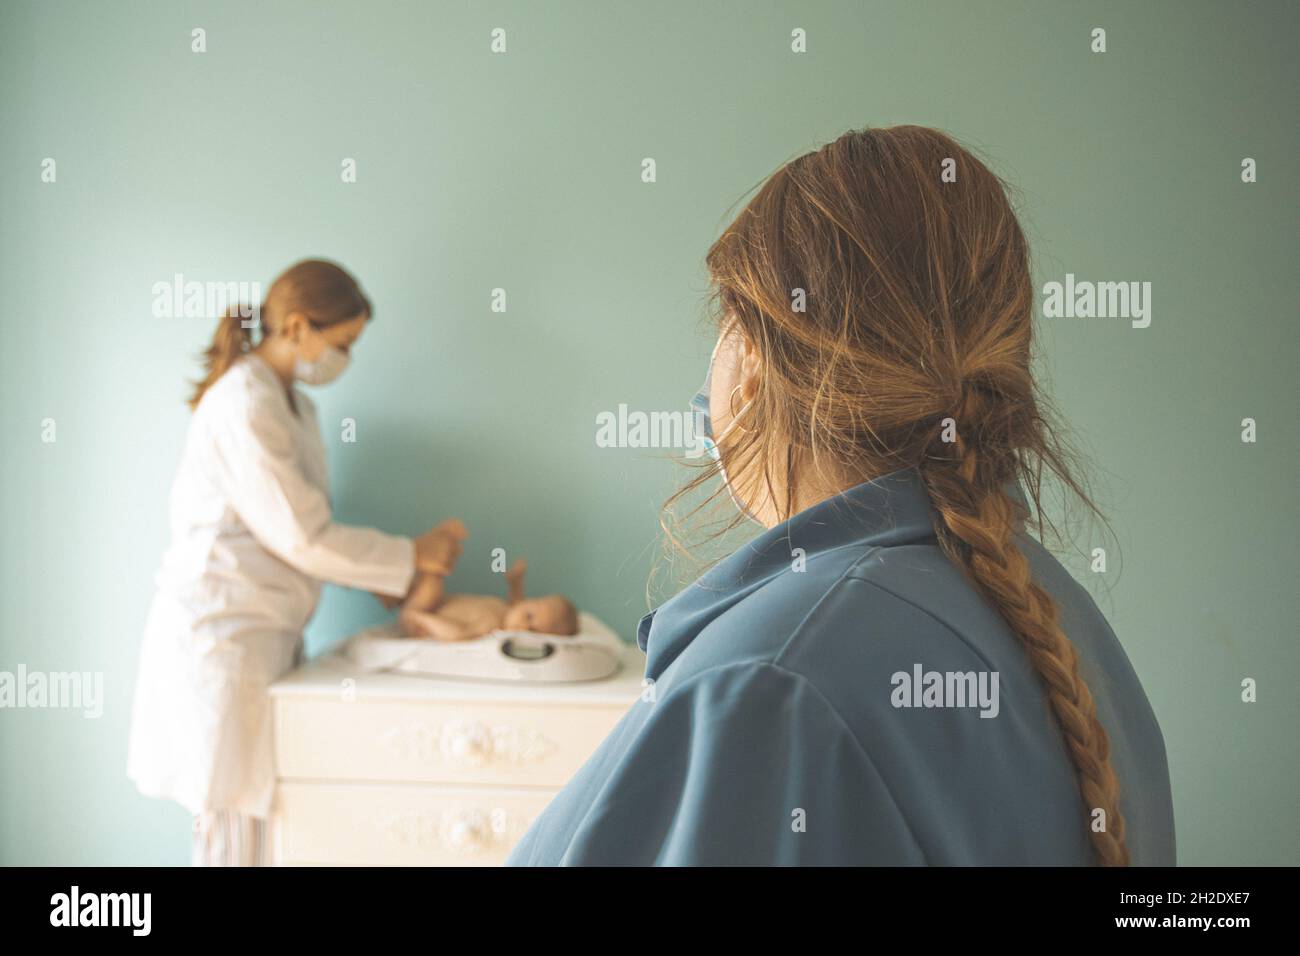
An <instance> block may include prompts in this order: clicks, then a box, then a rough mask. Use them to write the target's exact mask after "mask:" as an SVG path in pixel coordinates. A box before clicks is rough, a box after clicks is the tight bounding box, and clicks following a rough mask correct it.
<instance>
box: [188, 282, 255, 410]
mask: <svg viewBox="0 0 1300 956" xmlns="http://www.w3.org/2000/svg"><path fill="white" fill-rule="evenodd" d="M241 313H242V314H241ZM250 314H252V315H256V314H257V313H256V311H254V310H251V309H249V308H248V307H246V306H243V305H235V306H231V307H230V308H229V309H227V310H226V313H225V314H224V315H223V316H221V318H220V319H219V320H218V321H217V330H216V332H214V333H213V334H212V343H211V344H210V345H209V346H208V347H207V348H206V349H205V350H204V352H203V371H204V375H203V378H202V379H201V380H200V381H198V382H195V383H194V394H193V395H191V396H190V399H189V406H190V408H191V409H195V408H198V406H199V400H200V399H201V398H203V394H204V392H206V391H207V390H208V389H209V388H211V387H212V384H213V382H215V381H216V380H217V379H219V378H221V376H223V375H225V374H226V371H227V370H228V369H229V368H230V366H232V365H234V364H235V360H236V359H237V358H239V357H240V356H241V355H243V354H245V353H246V352H248V351H250V350H251V349H252V348H253V330H252V329H251V328H248V327H247V326H246V325H245V323H247V322H249V321H251V320H250V319H248V318H247V317H246V316H248V315H250Z"/></svg>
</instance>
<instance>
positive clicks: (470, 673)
mask: <svg viewBox="0 0 1300 956" xmlns="http://www.w3.org/2000/svg"><path fill="white" fill-rule="evenodd" d="M621 648H622V642H621V641H620V640H619V639H618V636H617V635H616V634H615V633H614V632H613V631H611V630H610V629H609V628H608V627H606V626H605V625H604V623H602V622H601V621H600V620H599V619H597V618H596V617H593V616H592V615H590V614H587V613H585V612H580V613H579V614H578V633H577V634H574V635H572V636H570V637H560V636H558V635H555V634H538V633H535V632H533V631H493V632H492V633H491V634H486V635H484V636H483V637H480V638H476V639H474V640H472V641H435V640H431V639H429V638H420V637H402V636H401V634H400V633H399V632H398V630H397V625H396V624H395V623H394V624H385V625H381V626H380V627H373V628H370V629H369V630H365V631H361V632H360V633H359V634H354V635H353V636H352V637H350V638H348V640H347V642H346V643H345V644H344V646H343V648H342V649H341V651H340V653H342V654H343V655H345V656H346V657H348V658H349V659H351V660H352V661H353V662H354V663H355V664H356V665H357V666H358V667H360V668H361V669H362V670H367V671H386V672H389V673H399V674H416V675H423V676H426V677H451V678H462V679H465V680H480V681H511V682H516V681H523V682H529V683H573V682H577V681H593V680H604V679H605V678H606V677H610V676H611V675H613V674H614V673H616V672H617V671H618V668H619V658H620V656H621Z"/></svg>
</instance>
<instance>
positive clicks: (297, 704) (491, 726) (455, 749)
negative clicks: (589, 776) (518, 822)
mask: <svg viewBox="0 0 1300 956" xmlns="http://www.w3.org/2000/svg"><path fill="white" fill-rule="evenodd" d="M623 713H624V710H623V709H620V708H616V707H593V706H586V707H583V706H573V707H556V706H554V705H551V706H547V707H539V706H530V705H512V704H486V705H485V704H475V705H473V706H472V707H468V706H466V705H464V704H439V703H429V702H420V703H411V702H406V701H373V700H372V701H367V702H365V703H346V702H344V701H341V700H338V701H335V700H326V699H321V698H308V697H300V698H292V697H289V698H284V697H282V698H279V699H278V700H277V701H276V712H275V733H276V760H277V773H278V776H279V777H280V779H281V780H294V779H297V780H374V781H412V782H428V783H466V784H508V785H511V786H531V787H554V788H559V787H562V786H564V784H565V783H567V782H568V780H569V778H570V777H572V776H573V774H574V772H575V771H576V770H577V769H578V768H579V767H581V766H582V764H583V762H584V761H585V760H586V759H587V758H588V757H589V756H591V754H592V752H593V751H594V750H595V749H596V747H597V746H598V745H599V744H600V742H601V741H602V740H604V739H605V737H606V736H608V734H609V732H610V731H611V730H612V729H613V728H614V725H615V724H616V723H618V720H619V718H620V717H622V715H623Z"/></svg>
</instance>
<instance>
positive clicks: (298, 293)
mask: <svg viewBox="0 0 1300 956" xmlns="http://www.w3.org/2000/svg"><path fill="white" fill-rule="evenodd" d="M294 312H301V313H302V314H303V315H305V316H306V317H307V320H308V321H309V322H310V323H311V324H312V325H313V326H315V327H316V328H318V329H325V328H329V327H330V326H331V325H337V324H338V323H340V322H347V321H350V320H352V319H355V318H356V317H357V316H358V315H364V316H366V318H371V317H372V316H373V315H374V310H373V309H372V308H371V305H370V300H369V299H367V298H366V295H365V293H364V292H362V291H361V286H360V285H359V284H358V283H357V280H356V279H354V278H353V277H352V275H351V273H349V272H348V271H347V270H346V269H344V268H343V267H342V266H340V265H338V264H336V263H333V262H329V261H328V260H325V259H304V260H303V261H302V262H298V263H296V264H294V265H292V266H290V267H289V268H288V269H285V270H284V272H282V273H280V275H279V277H278V278H277V279H276V280H275V281H274V282H272V283H271V288H270V289H269V290H268V291H267V293H266V301H264V302H263V303H262V304H261V305H260V306H259V307H252V304H251V303H240V304H238V305H232V306H230V307H229V308H228V309H227V310H226V312H225V314H224V315H222V316H221V318H220V319H218V321H217V329H216V331H215V332H214V333H213V335H212V342H211V344H210V345H208V347H207V348H206V349H205V350H204V351H203V353H202V356H201V359H202V362H203V371H204V375H203V378H202V379H201V380H199V381H197V382H193V383H191V384H193V386H194V392H193V394H192V395H191V396H190V398H189V402H188V404H189V406H190V408H191V409H195V408H198V406H199V401H200V400H201V399H202V398H203V396H204V394H205V393H206V392H207V390H208V389H209V388H211V387H212V386H213V384H214V383H215V382H216V381H217V379H219V378H221V376H223V375H225V374H226V372H227V371H228V370H229V369H230V367H231V366H232V365H234V364H235V361H236V360H237V359H238V358H239V357H240V356H241V355H245V354H247V353H248V352H251V351H252V350H253V348H254V347H255V344H260V343H261V341H262V340H264V339H266V338H267V337H269V336H273V335H278V334H279V333H280V332H281V331H282V330H283V327H284V321H285V319H286V318H287V317H288V316H289V315H290V314H292V313H294ZM250 314H251V315H256V316H258V321H257V322H256V323H255V324H256V326H257V328H258V330H259V338H258V342H257V343H254V341H253V330H252V329H251V328H248V327H246V326H245V324H244V323H245V321H247V317H248V316H249V315H250Z"/></svg>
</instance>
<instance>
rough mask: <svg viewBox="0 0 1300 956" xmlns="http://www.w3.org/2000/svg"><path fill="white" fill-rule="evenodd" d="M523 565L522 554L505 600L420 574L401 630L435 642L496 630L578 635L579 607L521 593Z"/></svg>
mask: <svg viewBox="0 0 1300 956" xmlns="http://www.w3.org/2000/svg"><path fill="white" fill-rule="evenodd" d="M527 569H528V562H526V561H524V560H522V559H520V560H518V561H516V562H515V563H514V564H513V565H512V566H511V567H510V570H508V571H507V572H506V597H505V600H502V599H501V598H498V597H491V596H490V595H487V594H448V593H447V592H446V590H445V587H444V581H445V578H443V577H442V576H441V575H436V574H421V575H419V576H418V577H417V578H416V581H415V585H414V586H413V587H412V588H411V593H410V594H409V595H408V596H407V598H406V601H405V603H403V605H402V612H401V615H400V617H399V618H398V622H399V626H400V627H401V631H402V634H404V635H405V636H407V637H431V638H433V639H434V640H438V641H468V640H471V639H473V638H476V637H482V636H483V635H484V634H488V633H490V632H492V631H496V630H505V631H537V632H540V633H542V634H563V635H572V634H577V633H578V610H577V608H575V607H574V606H573V605H572V604H571V603H570V602H569V601H568V599H567V598H564V597H562V596H560V595H559V594H552V595H549V596H547V597H540V598H526V597H524V572H525V571H526V570H527Z"/></svg>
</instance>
